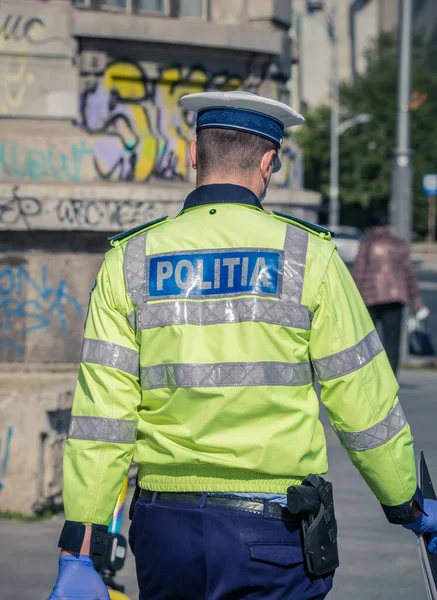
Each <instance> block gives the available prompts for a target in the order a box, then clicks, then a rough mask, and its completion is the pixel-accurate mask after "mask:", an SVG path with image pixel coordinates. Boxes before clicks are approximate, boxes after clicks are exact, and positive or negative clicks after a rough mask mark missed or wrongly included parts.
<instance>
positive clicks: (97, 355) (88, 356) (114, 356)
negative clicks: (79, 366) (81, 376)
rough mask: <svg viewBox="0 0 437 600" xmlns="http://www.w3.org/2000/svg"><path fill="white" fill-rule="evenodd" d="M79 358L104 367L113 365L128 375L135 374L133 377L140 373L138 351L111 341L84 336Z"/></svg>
mask: <svg viewBox="0 0 437 600" xmlns="http://www.w3.org/2000/svg"><path fill="white" fill-rule="evenodd" d="M81 360H82V361H83V362H89V363H96V364H98V365H103V366H105V367H113V368H114V369H119V370H120V371H124V372H125V373H129V374H130V375H135V377H139V374H140V354H139V352H137V350H131V349H130V348H125V347H124V346H120V345H118V344H112V343H111V342H103V341H101V340H91V339H89V338H85V339H84V341H83V346H82V358H81Z"/></svg>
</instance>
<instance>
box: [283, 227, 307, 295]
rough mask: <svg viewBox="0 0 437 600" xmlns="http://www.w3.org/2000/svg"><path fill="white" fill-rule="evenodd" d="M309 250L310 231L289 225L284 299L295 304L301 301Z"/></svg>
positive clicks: (286, 236) (285, 246)
mask: <svg viewBox="0 0 437 600" xmlns="http://www.w3.org/2000/svg"><path fill="white" fill-rule="evenodd" d="M307 250H308V232H307V231H304V230H303V229H299V228H298V227H294V226H293V225H287V232H286V234H285V242H284V254H285V260H284V280H283V283H282V295H281V298H282V300H290V301H292V302H294V303H295V304H300V303H301V301H302V291H303V280H304V276H305V264H306V258H307Z"/></svg>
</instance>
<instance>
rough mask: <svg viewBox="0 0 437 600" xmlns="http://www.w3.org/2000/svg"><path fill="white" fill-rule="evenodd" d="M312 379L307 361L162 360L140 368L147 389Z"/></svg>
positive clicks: (303, 382)
mask: <svg viewBox="0 0 437 600" xmlns="http://www.w3.org/2000/svg"><path fill="white" fill-rule="evenodd" d="M310 383H312V371H311V365H310V363H308V362H302V363H297V364H291V363H282V362H254V363H216V364H203V363H195V364H192V363H187V364H163V365H153V366H152V367H143V368H142V369H141V385H142V387H143V389H146V390H153V389H156V388H163V387H176V388H191V387H230V386H232V387H233V386H263V385H269V386H271V385H286V386H291V385H293V386H294V385H308V384H310Z"/></svg>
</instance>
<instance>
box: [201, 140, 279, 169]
mask: <svg viewBox="0 0 437 600" xmlns="http://www.w3.org/2000/svg"><path fill="white" fill-rule="evenodd" d="M275 148H276V145H275V144H274V142H271V141H270V140H266V139H265V138H262V137H260V136H259V135H253V134H252V133H246V132H244V131H235V130H233V129H201V130H200V131H199V132H198V134H197V169H198V170H199V175H200V177H201V178H202V179H203V178H205V177H207V176H208V175H210V174H211V173H212V172H213V171H219V172H220V173H223V174H226V173H248V172H250V171H253V170H254V169H256V167H257V166H258V164H259V162H260V160H261V158H262V156H263V154H265V153H266V152H268V151H269V150H274V149H275Z"/></svg>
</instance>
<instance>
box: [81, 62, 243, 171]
mask: <svg viewBox="0 0 437 600" xmlns="http://www.w3.org/2000/svg"><path fill="white" fill-rule="evenodd" d="M241 87H242V81H241V79H240V78H239V77H238V76H235V75H232V74H224V73H220V74H218V75H216V76H214V77H211V76H209V75H208V74H207V73H206V71H204V70H203V69H202V68H200V67H195V68H193V69H183V68H177V67H171V68H164V69H161V70H160V71H159V75H158V76H157V77H153V76H152V77H150V76H147V75H146V73H145V71H144V70H143V69H142V67H141V66H140V65H139V64H137V63H132V62H114V63H112V64H110V65H109V66H107V67H106V69H105V70H104V72H103V73H101V74H99V75H98V76H96V78H95V79H94V81H93V80H92V79H91V82H90V80H89V79H88V87H87V89H86V90H85V92H84V93H83V94H82V97H81V102H80V109H81V115H82V127H84V128H85V129H86V131H87V132H88V133H90V134H94V135H96V136H97V139H96V142H95V147H94V151H95V166H96V169H97V171H98V173H99V175H100V177H102V178H103V179H118V180H126V181H146V180H147V179H149V178H150V177H151V176H152V175H153V176H155V177H158V178H163V179H179V180H186V179H188V178H189V161H188V143H189V141H190V140H191V139H192V136H193V125H194V123H193V117H192V115H191V114H190V113H187V112H186V111H183V110H182V109H181V108H180V107H179V99H180V98H181V97H182V96H183V95H184V94H188V93H190V92H201V91H203V90H205V89H227V90H235V89H239V88H241Z"/></svg>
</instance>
